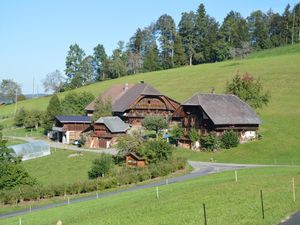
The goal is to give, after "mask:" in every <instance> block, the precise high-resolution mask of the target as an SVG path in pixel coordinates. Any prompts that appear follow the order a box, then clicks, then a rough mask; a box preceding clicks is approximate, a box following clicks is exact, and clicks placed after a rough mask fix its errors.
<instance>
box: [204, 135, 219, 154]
mask: <svg viewBox="0 0 300 225" xmlns="http://www.w3.org/2000/svg"><path fill="white" fill-rule="evenodd" d="M200 143H201V147H202V148H204V149H207V150H210V151H213V150H217V149H219V148H220V139H219V138H218V137H217V136H216V135H215V134H213V133H209V134H208V135H203V136H201V137H200Z"/></svg>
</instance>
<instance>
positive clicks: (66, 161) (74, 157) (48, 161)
mask: <svg viewBox="0 0 300 225" xmlns="http://www.w3.org/2000/svg"><path fill="white" fill-rule="evenodd" d="M97 157H99V154H97V153H90V152H83V153H81V154H80V155H78V154H77V152H76V151H68V150H57V151H55V150H54V149H52V152H51V155H50V156H45V157H42V158H37V159H33V160H28V161H24V162H23V165H24V167H25V168H26V169H27V171H28V173H29V174H30V175H31V176H32V177H34V178H36V179H37V181H38V182H39V183H40V184H43V185H45V186H51V185H68V184H72V183H74V182H80V181H85V180H88V171H89V170H90V168H91V166H92V161H93V160H94V159H96V158H97Z"/></svg>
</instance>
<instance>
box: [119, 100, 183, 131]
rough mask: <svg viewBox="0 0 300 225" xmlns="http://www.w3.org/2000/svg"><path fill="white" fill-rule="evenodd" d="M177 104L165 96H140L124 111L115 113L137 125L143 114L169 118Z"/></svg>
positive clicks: (139, 123) (143, 116)
mask: <svg viewBox="0 0 300 225" xmlns="http://www.w3.org/2000/svg"><path fill="white" fill-rule="evenodd" d="M179 106H180V104H179V103H178V102H176V101H174V100H172V99H170V98H168V97H166V96H151V95H148V96H140V97H139V98H137V99H136V100H135V101H134V103H133V104H132V105H131V106H130V107H129V109H127V110H126V111H125V112H124V113H122V114H120V113H115V115H118V116H120V117H121V118H122V119H123V120H124V121H126V122H127V123H130V124H132V125H133V126H139V125H141V120H142V119H144V118H145V116H155V115H162V116H164V117H166V118H170V117H172V115H173V113H174V111H175V110H176V109H177V108H178V107H179Z"/></svg>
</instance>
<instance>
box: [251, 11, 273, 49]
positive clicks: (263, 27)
mask: <svg viewBox="0 0 300 225" xmlns="http://www.w3.org/2000/svg"><path fill="white" fill-rule="evenodd" d="M247 20H248V24H249V31H250V37H251V43H252V45H253V47H254V48H255V49H258V50H259V49H267V48H270V47H271V41H270V38H269V33H268V29H267V16H266V14H264V13H263V12H262V11H260V10H257V11H254V12H252V13H251V14H250V16H249V17H248V18H247Z"/></svg>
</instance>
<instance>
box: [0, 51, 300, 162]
mask: <svg viewBox="0 0 300 225" xmlns="http://www.w3.org/2000/svg"><path fill="white" fill-rule="evenodd" d="M299 62H300V45H294V46H287V47H281V48H277V49H272V50H268V51H265V52H258V53H254V54H252V55H250V56H249V57H248V58H247V59H244V60H231V61H226V62H221V63H213V64H203V65H198V66H191V67H189V66H187V67H182V68H178V69H171V70H165V71H158V72H151V73H144V74H138V75H132V76H126V77H122V78H120V79H115V80H108V81H105V82H99V83H95V84H92V85H89V86H86V87H83V88H78V89H77V90H76V91H82V90H86V91H90V92H92V93H93V94H95V95H98V94H99V93H101V92H102V91H104V90H105V89H106V88H108V87H109V86H110V85H112V84H116V83H136V82H139V81H141V80H143V81H145V82H147V83H150V84H152V85H153V86H154V87H155V88H157V89H158V90H159V91H161V92H162V93H164V94H166V95H168V96H170V97H172V98H174V99H175V100H177V101H180V102H182V101H184V100H185V99H187V98H189V97H190V96H191V95H192V94H194V93H196V92H204V93H205V92H206V93H207V92H209V91H210V89H211V87H215V90H216V92H217V93H223V92H224V87H225V84H226V82H227V81H229V80H230V79H231V78H232V77H233V76H234V75H235V74H236V73H237V72H238V71H239V73H241V74H242V73H245V72H248V73H250V74H251V75H253V76H255V77H260V78H261V80H262V81H263V83H264V84H265V88H266V89H269V90H270V92H271V95H272V99H271V102H270V104H269V105H268V107H265V108H263V109H262V110H260V111H259V112H258V113H259V115H260V116H261V118H262V120H263V125H262V126H261V129H260V131H261V134H262V136H263V139H262V140H261V141H257V142H253V143H248V144H243V145H240V146H239V147H238V148H236V149H232V150H229V151H224V152H220V153H217V154H213V155H211V154H207V153H204V154H203V153H200V154H199V153H193V152H191V151H186V152H180V153H179V154H184V155H188V156H189V158H194V159H199V160H210V158H211V157H213V158H214V159H215V160H217V161H219V162H220V161H223V162H247V163H278V164H300V139H299V137H298V135H299V133H300V119H299V118H300V100H299V99H300V97H299V96H300V65H299ZM63 95H64V93H63V94H60V97H62V96H63ZM48 100H49V98H47V97H45V98H39V99H33V100H27V101H24V102H20V103H19V105H18V107H21V106H24V107H25V108H28V109H45V107H46V106H47V104H48ZM13 111H14V105H10V106H4V107H3V106H2V107H1V108H0V118H1V116H2V117H3V116H7V115H12V114H13Z"/></svg>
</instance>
